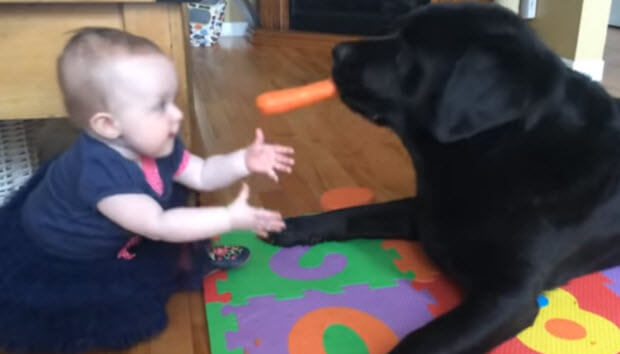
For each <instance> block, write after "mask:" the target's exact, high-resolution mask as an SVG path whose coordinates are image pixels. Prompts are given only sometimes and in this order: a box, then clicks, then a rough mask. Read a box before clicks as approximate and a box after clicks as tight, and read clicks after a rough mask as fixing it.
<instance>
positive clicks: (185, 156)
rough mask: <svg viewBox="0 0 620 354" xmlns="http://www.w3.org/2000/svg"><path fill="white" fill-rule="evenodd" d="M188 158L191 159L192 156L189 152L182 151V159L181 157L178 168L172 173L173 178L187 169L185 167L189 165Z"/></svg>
mask: <svg viewBox="0 0 620 354" xmlns="http://www.w3.org/2000/svg"><path fill="white" fill-rule="evenodd" d="M190 157H192V154H190V152H189V151H187V150H185V151H183V157H181V163H180V164H179V168H177V170H176V172H175V173H174V177H178V176H179V175H180V174H181V173H183V171H185V169H186V168H187V165H188V164H189V158H190Z"/></svg>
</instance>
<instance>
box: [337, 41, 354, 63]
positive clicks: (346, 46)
mask: <svg viewBox="0 0 620 354" xmlns="http://www.w3.org/2000/svg"><path fill="white" fill-rule="evenodd" d="M351 50H352V49H351V44H350V43H340V44H338V45H337V46H335V47H334V49H333V50H332V57H333V58H334V62H341V61H343V60H345V59H346V57H347V56H349V54H350V53H351Z"/></svg>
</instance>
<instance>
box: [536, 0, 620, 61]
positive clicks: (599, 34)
mask: <svg viewBox="0 0 620 354" xmlns="http://www.w3.org/2000/svg"><path fill="white" fill-rule="evenodd" d="M610 9H611V0H538V8H537V10H536V11H537V13H536V18H535V19H533V20H530V21H529V23H530V25H531V26H532V28H533V29H534V30H535V31H536V32H537V34H538V35H539V36H540V38H541V39H542V40H543V41H544V42H545V43H546V44H547V45H549V46H550V47H551V48H552V49H553V50H554V51H555V52H556V53H558V54H559V55H561V56H562V57H564V58H566V59H570V60H600V59H602V58H603V50H604V47H605V38H606V33H607V21H608V19H609V11H610Z"/></svg>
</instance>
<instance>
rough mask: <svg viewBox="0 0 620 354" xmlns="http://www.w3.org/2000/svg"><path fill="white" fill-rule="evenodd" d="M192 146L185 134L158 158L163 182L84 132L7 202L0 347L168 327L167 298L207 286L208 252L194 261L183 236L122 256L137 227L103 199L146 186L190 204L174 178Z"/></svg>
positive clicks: (116, 345)
mask: <svg viewBox="0 0 620 354" xmlns="http://www.w3.org/2000/svg"><path fill="white" fill-rule="evenodd" d="M184 152H185V149H184V147H183V144H182V143H181V141H180V140H179V139H177V140H176V141H175V147H174V151H173V152H172V154H171V155H169V156H167V157H164V158H160V159H157V160H155V161H152V162H154V163H153V165H156V166H157V168H156V170H158V171H159V175H160V177H161V179H160V185H159V190H157V189H158V188H154V187H153V185H152V184H149V183H148V182H147V180H146V179H145V173H144V172H143V170H142V169H141V168H140V166H138V164H136V163H135V162H132V161H130V160H127V159H125V158H123V157H122V156H121V155H120V154H119V153H118V152H116V151H115V150H113V149H111V148H109V147H108V146H106V145H105V144H102V143H101V142H99V141H97V140H95V139H93V138H91V137H89V136H88V135H86V134H83V135H81V136H80V137H79V138H78V140H77V142H76V143H75V144H74V145H73V146H72V148H71V149H69V150H68V151H66V152H65V153H64V154H62V155H61V156H59V157H58V158H57V159H55V160H53V161H51V162H50V163H48V164H46V165H45V166H43V167H41V168H40V169H39V171H37V173H36V174H35V175H34V176H33V177H32V178H31V179H30V180H29V181H28V183H27V184H26V185H25V186H23V187H22V188H21V189H20V190H19V191H18V192H17V193H15V195H13V196H12V198H11V200H10V201H9V202H8V203H7V204H6V205H4V206H3V207H2V208H0V233H1V234H0V271H1V272H2V275H1V276H0V311H1V313H0V348H2V349H5V350H9V351H14V352H25V351H43V352H80V351H85V350H90V349H96V348H108V349H123V348H127V347H129V346H131V345H133V344H135V343H136V342H138V341H141V340H144V339H146V338H149V337H151V336H153V335H155V334H157V333H159V332H161V331H162V330H163V329H164V328H165V327H166V324H167V316H166V313H165V304H166V301H167V300H168V298H169V296H170V295H171V294H172V293H173V292H174V291H176V290H178V289H179V288H182V287H189V288H197V287H199V285H200V279H201V278H202V275H204V274H205V273H206V272H208V271H209V270H210V269H209V267H210V265H209V261H208V259H207V257H206V253H205V252H200V251H198V252H194V253H193V256H194V257H193V261H192V262H189V264H190V266H189V269H188V267H187V266H186V267H181V266H180V262H179V258H180V254H181V249H182V247H183V246H182V245H178V244H172V243H165V242H155V241H150V240H147V239H143V240H142V241H141V242H140V243H139V244H138V245H137V246H136V247H135V249H134V251H135V257H134V258H133V259H131V260H127V259H122V258H117V253H118V252H119V250H120V249H122V248H123V246H124V245H125V244H126V243H127V241H128V240H129V239H130V238H131V237H132V236H133V235H131V234H130V233H129V232H128V231H126V230H124V229H122V228H120V227H119V226H117V225H116V224H114V223H112V222H111V221H109V220H108V219H106V218H105V217H104V216H103V215H102V214H100V213H99V212H98V210H97V209H96V204H97V202H98V201H99V200H101V199H102V198H104V197H106V196H109V195H114V194H119V193H144V194H148V195H150V196H151V197H153V198H154V199H155V200H157V201H158V202H159V203H160V204H161V206H162V207H163V208H164V209H167V208H171V207H175V206H181V205H184V204H185V203H186V200H187V192H186V190H185V189H184V188H182V187H180V186H179V185H176V184H174V182H173V180H172V179H173V175H174V173H175V171H177V170H178V169H179V166H180V164H181V162H182V159H183V155H184ZM151 167H152V166H151ZM192 249H194V250H200V247H198V248H196V247H193V248H192Z"/></svg>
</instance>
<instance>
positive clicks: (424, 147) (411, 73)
mask: <svg viewBox="0 0 620 354" xmlns="http://www.w3.org/2000/svg"><path fill="white" fill-rule="evenodd" d="M333 60H334V64H333V78H334V81H335V83H336V86H337V87H338V91H339V95H340V97H341V99H342V101H343V102H344V103H345V104H346V105H348V106H349V107H350V108H351V109H352V110H353V111H355V112H357V113H359V114H361V115H362V116H363V117H365V118H366V119H369V120H370V121H372V122H374V123H376V124H378V125H382V126H387V127H389V128H391V129H393V130H394V131H395V132H396V133H397V134H398V136H399V137H400V139H401V140H402V143H403V144H404V146H405V147H406V148H407V150H408V152H409V153H410V154H411V157H412V160H413V161H414V165H415V169H416V171H417V176H418V180H417V184H418V195H417V196H416V197H413V198H407V199H403V200H397V201H392V202H388V203H384V204H374V205H368V206H362V207H355V208H350V209H343V210H338V211H333V212H327V213H322V214H317V215H311V216H301V217H295V218H290V219H287V220H286V223H287V229H286V231H285V232H283V233H280V234H272V235H271V241H272V242H273V243H275V244H278V245H283V246H291V245H297V244H314V243H317V242H322V241H327V240H338V241H343V240H348V239H354V238H402V237H403V235H406V236H408V238H409V239H412V240H419V241H421V242H422V244H423V246H424V249H425V250H426V252H427V253H428V255H429V256H430V257H431V258H432V259H433V260H434V261H435V262H436V263H437V264H438V265H439V266H440V267H441V268H442V269H443V271H445V272H446V273H447V274H448V275H449V276H451V277H452V278H454V279H455V280H456V281H457V282H458V283H459V284H460V285H461V286H462V287H463V289H464V291H465V294H466V296H465V299H464V301H463V302H462V303H461V304H460V305H459V306H458V307H457V308H455V309H454V310H452V311H451V312H448V313H446V314H445V315H443V316H441V317H439V318H437V319H436V320H434V321H433V322H431V323H429V324H427V325H426V326H424V327H422V328H420V329H419V330H416V331H414V332H412V333H409V334H408V335H407V336H406V337H405V338H403V339H402V341H401V342H400V343H399V344H398V345H397V346H396V347H395V348H394V349H393V350H392V353H420V354H433V353H483V352H485V351H488V350H490V349H492V348H493V347H494V346H497V345H499V344H500V343H502V342H503V341H505V340H507V339H509V338H511V337H513V336H515V335H516V334H517V333H518V332H519V331H521V330H522V329H524V328H526V327H527V326H529V325H530V324H532V322H533V321H534V318H535V317H536V315H537V313H538V306H537V301H536V298H537V295H538V294H540V293H541V292H542V291H543V290H545V289H552V288H555V287H557V286H559V285H562V284H564V283H566V282H567V281H568V280H569V279H571V278H573V277H576V276H579V275H583V274H586V273H590V272H594V271H596V270H600V269H603V268H606V267H611V266H614V265H617V264H620V190H619V187H620V113H619V112H620V111H619V109H620V101H619V100H616V99H614V98H612V97H610V96H609V95H608V94H607V93H606V92H605V90H604V89H603V88H602V87H601V86H600V85H599V84H598V83H597V82H593V81H591V80H590V79H589V78H588V77H586V76H584V75H582V74H579V73H577V72H575V71H573V70H571V69H569V68H567V67H566V66H565V64H564V63H563V62H562V61H561V60H560V58H558V57H557V56H556V55H555V54H553V53H552V52H551V50H549V49H548V48H547V47H546V46H545V45H543V43H542V42H541V41H540V40H539V39H537V38H536V36H535V35H534V34H533V32H532V31H531V30H530V29H529V28H528V26H527V24H526V23H524V22H523V21H522V20H521V19H520V18H519V17H518V16H516V15H515V14H513V13H511V12H510V11H508V10H505V9H502V8H501V7H499V6H494V5H476V4H459V5H457V4H437V5H429V6H424V7H421V8H419V9H417V10H416V11H414V12H413V13H412V14H411V15H410V16H407V18H406V20H405V21H403V23H402V26H401V27H399V29H398V30H397V31H395V33H393V34H391V35H387V36H385V37H381V38H374V39H367V40H363V41H359V42H346V43H341V44H339V45H338V46H336V47H335V48H334V50H333Z"/></svg>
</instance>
